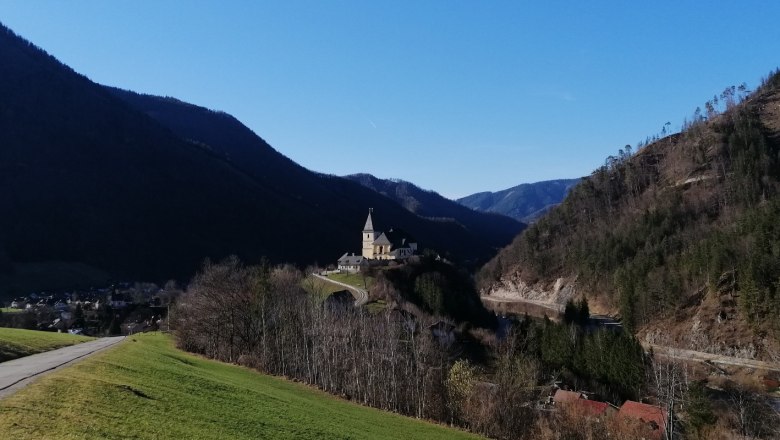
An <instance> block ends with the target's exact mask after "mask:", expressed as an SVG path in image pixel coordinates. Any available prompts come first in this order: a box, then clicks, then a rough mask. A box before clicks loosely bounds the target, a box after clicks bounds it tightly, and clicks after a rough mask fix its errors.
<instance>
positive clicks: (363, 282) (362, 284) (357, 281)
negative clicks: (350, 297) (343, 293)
mask: <svg viewBox="0 0 780 440" xmlns="http://www.w3.org/2000/svg"><path fill="white" fill-rule="evenodd" d="M328 278H330V279H332V280H335V281H340V282H342V283H344V284H349V285H350V286H355V287H357V288H359V289H366V288H370V287H371V285H372V284H373V283H374V279H373V278H371V277H364V276H363V275H361V274H359V273H332V274H330V275H328ZM364 278H365V279H364Z"/></svg>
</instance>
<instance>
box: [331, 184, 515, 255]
mask: <svg viewBox="0 0 780 440" xmlns="http://www.w3.org/2000/svg"><path fill="white" fill-rule="evenodd" d="M345 178H347V179H350V180H353V181H355V182H358V183H360V184H361V185H363V186H365V187H366V188H370V189H372V190H374V191H376V192H378V193H380V194H382V195H384V196H387V197H389V198H391V199H393V200H395V201H396V202H398V203H399V204H400V205H401V206H403V207H404V208H406V209H408V210H409V211H411V212H413V213H415V214H417V215H419V216H422V217H426V218H431V219H439V220H454V221H455V222H457V223H459V224H461V225H463V226H464V227H465V228H466V229H468V230H469V231H472V232H473V233H475V234H477V235H479V236H481V237H484V238H485V240H487V242H488V243H489V244H490V245H492V246H496V247H503V246H505V245H507V244H508V243H509V242H511V241H512V239H513V238H514V237H515V236H516V235H517V234H518V233H520V231H522V230H523V228H524V227H525V225H524V224H523V223H521V222H518V221H516V220H513V219H511V218H509V217H506V216H503V215H499V214H493V213H483V212H477V211H475V210H473V209H469V208H466V207H464V206H463V205H460V204H458V203H456V202H453V201H452V200H450V199H448V198H445V197H442V196H441V195H439V194H438V193H436V192H434V191H427V190H424V189H422V188H420V187H418V186H416V185H415V184H413V183H411V182H406V181H403V180H387V179H379V178H377V177H374V176H372V175H370V174H353V175H350V176H345Z"/></svg>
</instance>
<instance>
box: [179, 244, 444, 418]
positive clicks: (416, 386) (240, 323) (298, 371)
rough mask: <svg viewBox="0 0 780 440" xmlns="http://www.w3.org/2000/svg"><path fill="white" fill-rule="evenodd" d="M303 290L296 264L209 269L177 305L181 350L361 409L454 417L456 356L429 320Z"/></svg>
mask: <svg viewBox="0 0 780 440" xmlns="http://www.w3.org/2000/svg"><path fill="white" fill-rule="evenodd" d="M301 283H302V275H301V273H300V272H299V271H297V270H296V269H294V268H291V267H276V268H271V267H269V266H268V265H261V266H258V267H245V266H243V265H242V264H241V263H240V262H239V261H238V260H236V259H235V258H231V259H228V260H226V261H224V262H221V263H207V264H206V266H205V267H204V268H203V270H202V271H201V272H200V274H198V275H197V276H196V278H195V279H194V280H193V282H192V284H191V285H190V287H189V289H188V291H187V293H186V294H185V295H184V296H183V297H182V298H181V301H180V305H179V306H178V307H177V310H176V315H177V320H176V322H177V340H178V343H179V345H180V346H181V347H182V348H184V349H186V350H189V351H193V352H197V353H202V354H204V355H206V356H209V357H212V358H215V359H219V360H223V361H227V362H237V363H240V364H243V365H247V366H250V367H253V368H257V369H260V370H262V371H265V372H268V373H271V374H276V375H282V376H287V377H291V378H295V379H297V380H301V381H303V382H306V383H310V384H314V385H316V386H318V387H320V388H322V389H323V390H326V391H328V392H331V393H334V394H338V395H342V396H345V397H348V398H350V399H353V400H355V401H358V402H360V403H362V404H366V405H370V406H374V407H377V408H382V409H387V410H390V411H396V412H400V413H403V414H408V415H412V416H415V417H424V418H431V419H436V420H447V418H448V417H447V405H446V402H445V401H444V400H443V399H444V396H445V391H444V390H445V384H444V381H445V379H446V376H447V372H448V370H449V365H450V360H449V354H448V352H447V348H446V347H442V346H440V345H439V344H438V343H437V342H436V341H435V340H434V339H432V338H431V337H429V333H427V334H426V331H427V328H425V327H424V326H425V324H428V323H427V322H416V321H412V320H410V319H408V318H406V317H405V316H404V315H402V314H378V315H372V314H369V313H363V312H362V311H360V310H356V309H353V308H352V307H351V305H349V306H325V305H324V304H322V303H321V302H319V301H318V300H317V299H316V297H315V296H313V295H309V294H307V293H306V292H305V291H304V290H303V289H302V287H301V285H302V284H301Z"/></svg>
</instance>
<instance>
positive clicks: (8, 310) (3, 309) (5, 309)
mask: <svg viewBox="0 0 780 440" xmlns="http://www.w3.org/2000/svg"><path fill="white" fill-rule="evenodd" d="M22 312H24V310H23V309H12V308H10V307H0V313H22Z"/></svg>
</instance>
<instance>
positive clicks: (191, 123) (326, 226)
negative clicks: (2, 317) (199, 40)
mask: <svg viewBox="0 0 780 440" xmlns="http://www.w3.org/2000/svg"><path fill="white" fill-rule="evenodd" d="M117 95H122V94H121V93H118V92H117V91H115V90H108V89H106V88H105V87H102V86H99V85H97V84H95V83H93V82H91V81H90V80H88V79H87V78H85V77H83V76H81V75H79V74H77V73H75V72H73V71H72V70H71V69H70V68H68V67H67V66H64V65H63V64H61V63H60V62H58V61H57V60H56V59H54V58H53V57H51V56H49V55H47V54H46V53H45V52H43V51H42V50H41V49H39V48H37V47H35V46H34V45H32V44H30V43H28V42H26V41H24V40H23V39H21V38H19V37H18V36H16V35H15V34H13V32H12V31H10V30H8V29H7V28H5V27H1V26H0V96H3V100H2V102H0V207H2V213H3V215H2V216H0V282H2V285H0V295H2V294H4V293H6V294H7V293H9V292H13V291H14V289H15V287H14V286H19V285H20V284H19V283H18V282H17V280H15V278H14V277H15V276H16V275H15V274H20V273H28V272H30V270H27V269H29V268H27V267H26V266H24V265H31V264H39V265H40V264H41V263H44V262H45V263H46V264H47V265H48V266H47V267H53V268H56V267H65V268H72V267H92V268H96V269H99V271H97V273H102V272H107V273H108V274H110V275H111V276H113V277H114V278H129V279H153V280H163V279H168V278H174V277H178V278H187V277H189V276H190V275H191V274H192V273H193V272H194V270H195V269H196V268H197V267H199V265H200V264H201V263H202V261H203V259H204V258H206V257H209V258H212V259H218V258H222V257H224V256H226V255H229V254H237V255H239V256H240V257H241V258H242V259H244V260H245V261H248V262H256V261H258V260H259V259H260V258H261V257H262V256H267V257H268V258H270V259H271V260H272V261H274V262H294V263H298V264H308V263H313V262H316V261H319V262H322V263H327V262H331V261H333V260H334V259H335V258H337V257H338V256H339V255H341V254H342V253H343V252H345V251H347V250H350V249H355V250H357V249H359V246H360V241H359V239H358V234H359V233H360V232H359V231H360V230H361V228H362V226H363V222H364V221H365V215H366V212H367V210H368V208H369V207H373V208H375V212H376V213H377V214H376V215H377V218H379V219H382V220H384V221H386V222H388V223H392V225H396V226H401V227H403V228H405V229H406V230H408V231H409V232H410V233H412V234H414V235H415V236H416V237H418V239H419V240H420V242H421V245H422V246H423V247H430V248H434V249H437V250H438V251H440V252H442V253H445V254H448V255H452V256H453V258H456V259H459V260H462V261H467V262H469V261H470V262H472V263H474V262H477V261H484V260H487V259H488V258H490V256H491V255H493V254H494V253H495V247H493V246H490V245H489V244H486V243H485V240H484V239H483V238H482V237H479V236H477V235H475V234H474V233H472V232H470V231H467V230H465V229H464V228H463V227H462V226H460V225H458V224H456V223H455V222H453V221H441V222H438V221H431V220H427V219H423V218H421V217H419V216H416V215H414V214H412V213H410V212H408V211H407V210H405V209H404V208H402V207H401V206H399V205H398V204H397V203H395V202H393V201H392V200H390V199H388V198H386V197H383V196H381V195H379V194H377V193H375V192H373V191H370V190H368V189H366V188H364V187H362V186H361V185H359V184H356V183H354V182H350V181H348V180H346V179H341V178H338V177H333V176H325V175H321V174H317V173H313V172H310V171H308V170H306V169H304V168H302V167H300V166H298V165H297V164H295V163H294V162H292V161H290V160H289V159H287V158H286V157H284V156H283V155H281V154H279V153H278V152H276V151H275V150H273V149H272V148H271V147H270V146H268V145H267V144H266V143H265V142H263V141H262V139H260V138H259V137H258V136H256V135H255V134H254V133H252V132H251V131H250V130H249V129H247V128H246V127H245V126H243V125H242V124H241V123H240V122H238V121H237V120H235V119H234V118H232V117H230V116H229V115H226V114H224V113H217V112H212V111H209V110H207V109H203V108H201V107H197V106H193V105H189V104H185V103H181V102H179V101H175V100H172V99H164V98H154V97H142V96H141V95H137V96H139V97H140V98H138V99H135V100H133V99H130V98H128V96H133V95H132V94H124V96H123V98H124V99H122V98H120V97H119V96H117ZM139 102H141V103H147V104H149V105H151V106H152V108H150V109H144V111H139V108H138V107H139V106H140V105H141V104H139ZM74 265H75V266H74ZM82 265H83V266H82ZM22 266H24V267H22ZM69 271H70V272H73V271H72V270H70V269H69ZM50 272H52V273H51V274H50V275H51V276H50V277H48V278H49V279H48V280H47V288H52V287H53V286H55V285H56V284H57V276H56V273H55V272H56V270H53V271H50ZM82 272H83V271H82ZM27 278H29V277H27ZM70 278H72V277H70ZM28 281H29V280H25V284H24V285H25V286H30V284H29V282H28ZM61 284H62V283H61ZM60 287H69V286H67V285H61V286H60ZM16 288H17V289H18V287H16ZM27 288H30V287H27ZM25 293H27V292H25Z"/></svg>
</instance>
